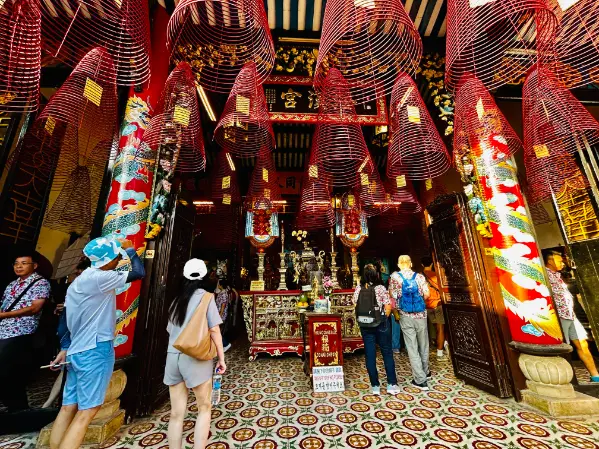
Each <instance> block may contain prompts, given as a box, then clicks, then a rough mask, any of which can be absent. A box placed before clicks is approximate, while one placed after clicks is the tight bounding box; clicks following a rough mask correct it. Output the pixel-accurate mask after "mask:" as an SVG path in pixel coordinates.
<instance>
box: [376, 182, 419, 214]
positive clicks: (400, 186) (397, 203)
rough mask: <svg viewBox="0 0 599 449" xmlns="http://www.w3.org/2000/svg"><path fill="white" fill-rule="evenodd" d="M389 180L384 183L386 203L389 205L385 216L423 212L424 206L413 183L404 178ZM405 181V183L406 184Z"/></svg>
mask: <svg viewBox="0 0 599 449" xmlns="http://www.w3.org/2000/svg"><path fill="white" fill-rule="evenodd" d="M398 177H399V179H398V178H395V179H387V180H385V182H384V186H385V193H386V201H387V203H388V206H387V210H386V211H385V212H384V214H385V215H397V216H400V215H406V214H407V215H410V214H416V213H420V212H422V206H421V205H420V201H418V196H417V195H416V191H415V190H414V186H413V185H412V182H411V181H409V180H408V179H405V178H402V175H398ZM404 181H405V183H404Z"/></svg>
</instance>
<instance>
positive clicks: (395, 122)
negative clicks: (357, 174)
mask: <svg viewBox="0 0 599 449" xmlns="http://www.w3.org/2000/svg"><path fill="white" fill-rule="evenodd" d="M390 113H391V134H390V141H389V157H388V160H387V176H389V177H390V178H395V176H397V175H399V174H405V175H406V176H407V177H408V178H410V179H415V180H423V179H431V178H436V177H437V176H441V175H442V174H443V173H445V172H446V171H447V170H448V169H449V167H450V165H451V164H450V161H449V153H448V152H447V148H446V147H445V144H444V143H443V139H442V138H441V136H440V135H439V132H438V131H437V127H436V126H435V123H434V122H433V119H432V118H431V116H430V115H429V113H428V109H427V107H426V104H425V103H424V101H423V100H422V98H421V97H420V93H419V92H418V86H416V83H414V81H413V80H412V78H411V77H410V76H409V75H408V74H406V73H403V74H401V75H399V77H398V78H397V81H396V82H395V86H394V87H393V93H392V95H391V111H390Z"/></svg>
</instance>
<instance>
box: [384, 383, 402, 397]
mask: <svg viewBox="0 0 599 449" xmlns="http://www.w3.org/2000/svg"><path fill="white" fill-rule="evenodd" d="M387 393H388V394H393V395H395V394H399V393H401V390H400V389H399V387H398V386H397V385H387Z"/></svg>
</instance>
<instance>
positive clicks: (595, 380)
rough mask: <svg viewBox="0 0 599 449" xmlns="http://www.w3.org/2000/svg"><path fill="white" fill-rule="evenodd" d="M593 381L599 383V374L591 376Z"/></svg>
mask: <svg viewBox="0 0 599 449" xmlns="http://www.w3.org/2000/svg"><path fill="white" fill-rule="evenodd" d="M591 382H593V383H596V382H597V383H599V376H591Z"/></svg>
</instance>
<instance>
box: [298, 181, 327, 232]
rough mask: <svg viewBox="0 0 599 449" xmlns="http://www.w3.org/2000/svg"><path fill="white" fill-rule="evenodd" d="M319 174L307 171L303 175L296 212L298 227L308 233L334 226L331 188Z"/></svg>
mask: <svg viewBox="0 0 599 449" xmlns="http://www.w3.org/2000/svg"><path fill="white" fill-rule="evenodd" d="M320 175H322V170H321V171H320V173H318V171H315V170H314V169H312V170H311V171H310V170H309V169H308V170H307V171H306V173H305V174H304V180H303V182H302V191H301V195H300V209H299V212H298V227H299V228H300V229H305V230H308V231H311V230H316V229H325V228H326V229H328V228H331V227H332V226H333V225H334V224H335V211H334V210H333V206H332V203H331V186H330V184H329V183H328V182H327V181H326V179H325V178H324V177H322V176H320Z"/></svg>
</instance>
